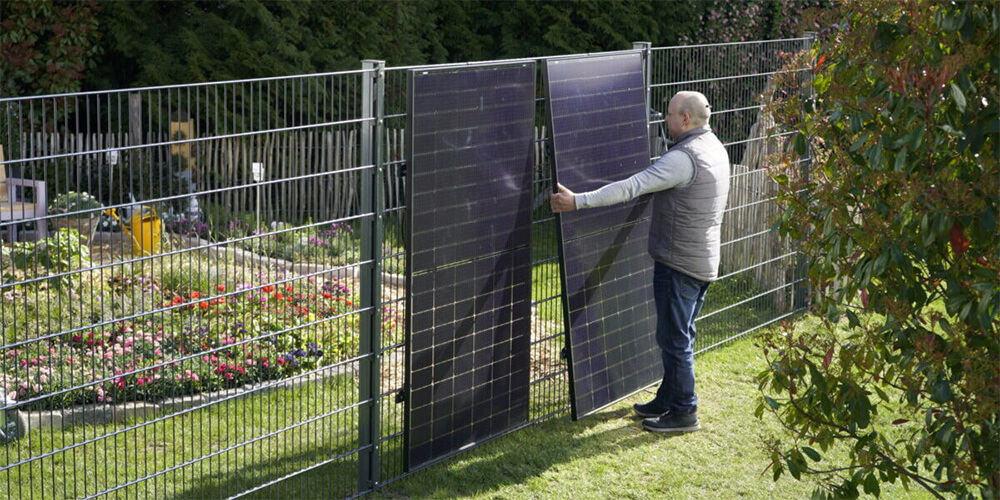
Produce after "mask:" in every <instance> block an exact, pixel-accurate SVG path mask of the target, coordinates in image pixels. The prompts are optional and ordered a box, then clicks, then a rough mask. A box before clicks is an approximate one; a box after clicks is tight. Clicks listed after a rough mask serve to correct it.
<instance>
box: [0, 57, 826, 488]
mask: <svg viewBox="0 0 1000 500" xmlns="http://www.w3.org/2000/svg"><path fill="white" fill-rule="evenodd" d="M809 40H810V39H808V38H803V39H794V40H780V41H765V42H747V43H739V44H718V45H702V46H687V47H671V48H654V49H652V50H648V51H646V52H645V57H646V58H647V59H646V60H647V66H646V68H647V75H646V78H647V79H648V82H649V103H650V106H651V108H652V111H665V108H666V103H665V102H664V99H665V98H668V97H669V96H670V95H672V94H673V93H674V92H676V91H678V90H682V89H683V90H699V91H702V92H704V93H705V94H706V96H708V98H709V100H710V101H711V102H712V106H713V117H712V126H713V128H714V129H715V130H716V132H717V133H718V134H719V136H720V138H721V139H722V140H723V142H724V143H726V145H727V148H728V150H729V153H730V158H731V160H732V162H733V164H734V165H733V177H732V188H731V193H732V194H731V197H730V201H729V208H728V209H727V213H726V218H725V225H724V232H723V235H724V236H723V254H722V255H723V256H722V270H721V272H720V275H722V276H723V278H722V279H721V280H720V281H719V282H718V283H716V284H715V285H713V287H712V288H711V289H710V292H709V297H708V300H707V304H706V307H705V309H704V311H703V313H702V316H701V318H700V319H699V323H698V327H699V338H698V346H697V348H698V350H704V349H707V348H710V347H711V346H714V345H718V344H719V343H721V342H725V341H727V340H729V339H732V338H735V337H737V336H739V335H741V334H743V333H746V332H749V331H752V330H753V329H755V328H758V327H760V326H763V325H767V324H769V323H771V322H774V321H777V320H779V319H780V318H783V317H785V316H788V315H790V314H792V313H794V312H796V311H799V310H801V309H802V307H803V303H802V298H803V294H802V291H803V290H804V288H803V287H804V283H803V277H804V273H803V270H802V269H801V266H800V265H799V263H800V260H799V257H798V255H797V254H796V252H795V247H794V245H792V243H791V242H788V241H784V240H782V239H780V238H778V237H777V236H776V235H775V234H774V233H773V232H772V231H771V220H770V219H771V217H773V215H774V214H775V213H776V210H777V209H776V205H775V200H774V192H775V190H774V186H773V184H772V181H770V179H769V178H768V177H767V171H766V169H765V168H763V167H766V166H767V165H768V164H769V161H771V155H773V154H774V153H776V152H780V151H782V150H783V148H784V145H785V138H786V136H785V135H783V133H782V132H781V131H775V130H774V126H773V122H772V120H771V119H770V118H769V117H768V116H767V115H766V113H764V109H763V107H762V104H763V103H762V102H761V100H760V98H759V96H760V95H761V94H762V93H764V91H765V90H767V88H768V85H769V82H770V81H771V78H772V77H773V75H774V74H776V73H777V72H779V71H798V72H803V74H804V76H806V75H807V74H808V73H807V72H805V70H806V68H791V69H789V68H786V67H785V66H784V62H785V57H784V54H790V53H793V52H796V51H798V50H801V49H802V48H803V47H804V46H805V45H806V44H808V42H809ZM528 61H534V62H536V63H541V62H543V61H544V59H529V60H528ZM538 65H539V66H540V65H541V64H538ZM409 69H414V67H400V68H385V67H384V64H382V63H377V62H371V61H366V62H365V64H364V69H362V70H359V71H349V72H338V73H327V74H318V75H305V76H291V77H278V78H266V79H256V80H246V81H232V82H216V83H206V84H192V85H179V86H170V87H154V88H140V89H127V90H122V91H108V92H84V93H76V94H64V95H55V96H41V97H26V98H3V99H0V173H2V174H3V175H0V183H3V184H5V187H0V191H2V192H3V193H2V194H3V195H4V196H0V208H2V209H3V210H2V211H0V214H3V217H2V218H0V236H2V238H3V239H2V245H0V247H2V250H3V252H2V256H0V274H2V281H0V389H3V390H2V394H0V396H2V397H3V400H2V402H0V415H2V418H0V440H2V442H0V496H2V497H9V498H50V497H78V498H86V497H94V496H107V497H112V498H118V497H127V498H147V497H148V498H225V497H234V496H246V497H249V498H275V497H277V498H285V497H310V496H315V495H316V494H317V492H322V495H323V496H329V497H351V496H357V495H361V494H364V493H366V492H368V491H370V490H372V489H373V488H376V487H378V486H379V485H382V484H385V483H387V482H390V481H393V480H395V479H398V478H400V477H404V476H405V475H406V474H407V472H406V470H405V464H404V456H405V453H406V449H405V446H404V433H405V426H404V411H403V408H404V404H403V395H404V393H405V391H404V386H405V383H406V378H407V374H406V369H405V356H404V352H405V348H406V331H405V328H406V325H405V324H404V323H405V322H404V318H405V313H406V311H405V297H406V294H407V292H408V290H407V289H406V283H405V278H404V274H405V270H406V241H407V237H408V234H409V233H410V232H411V229H412V228H409V227H407V222H406V221H407V216H406V215H407V202H408V200H407V193H406V189H405V186H406V177H407V173H408V172H407V163H406V161H407V159H406V157H405V154H404V151H405V148H406V139H405V137H406V131H405V124H406V118H407V116H406V102H407V95H406V92H407V89H406V72H407V70H409ZM536 78H537V82H538V83H537V84H536V89H537V94H536V98H535V117H536V118H535V122H536V126H535V136H534V139H533V141H534V142H533V144H534V150H533V164H534V165H533V182H532V184H533V190H532V226H531V247H530V248H531V259H532V268H531V273H532V275H531V322H530V328H531V337H530V338H531V341H530V344H531V347H530V382H529V384H530V387H529V408H528V417H527V423H528V424H530V423H534V422H538V421H541V420H545V419H548V418H551V417H557V416H562V415H566V416H568V415H569V408H570V406H569V396H568V380H567V366H566V360H565V350H564V347H565V345H566V344H565V342H566V340H565V326H564V325H563V317H562V308H563V306H562V300H563V299H562V293H563V292H562V290H561V284H560V283H561V279H560V276H559V253H558V247H557V239H556V222H555V218H554V216H553V214H552V212H551V210H550V209H549V205H548V198H549V193H551V191H552V187H553V186H552V179H551V159H550V157H549V154H548V147H549V135H550V133H549V130H547V127H546V125H545V119H544V117H545V116H547V114H548V109H547V106H548V103H547V101H546V97H547V96H546V95H545V92H544V85H542V84H541V76H540V75H538V76H536ZM652 125H654V126H653V127H651V130H653V131H654V132H655V131H657V130H658V127H657V126H656V125H658V124H657V123H652ZM657 135H658V134H657ZM651 141H652V139H651ZM651 143H652V142H651ZM807 164H808V160H807V159H806V160H803V166H807ZM645 285H647V284H644V283H643V284H636V286H645Z"/></svg>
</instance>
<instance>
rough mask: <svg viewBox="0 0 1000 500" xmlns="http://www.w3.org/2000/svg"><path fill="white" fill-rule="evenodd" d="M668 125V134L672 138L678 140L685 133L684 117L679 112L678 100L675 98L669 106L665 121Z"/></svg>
mask: <svg viewBox="0 0 1000 500" xmlns="http://www.w3.org/2000/svg"><path fill="white" fill-rule="evenodd" d="M663 121H664V122H666V124H667V133H669V134H670V137H671V138H674V139H676V138H678V137H680V135H681V134H683V133H684V127H685V124H684V115H682V114H681V113H679V112H678V111H677V98H676V97H674V98H673V99H671V100H670V104H668V105H667V116H666V118H664V119H663Z"/></svg>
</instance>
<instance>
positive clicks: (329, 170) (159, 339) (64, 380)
mask: <svg viewBox="0 0 1000 500" xmlns="http://www.w3.org/2000/svg"><path fill="white" fill-rule="evenodd" d="M367 78H370V74H369V72H363V71H354V72H343V73H331V74H323V75H309V76H302V77H287V78H273V79H265V80H254V81H238V82H223V83H212V84H203V85H186V86H174V87H158V88H147V89H135V90H127V91H113V92H91V93H81V94H72V95H59V96H45V97H32V98H20V99H2V100H0V141H2V144H3V146H4V151H5V157H4V164H3V168H4V169H5V173H6V174H8V175H9V176H10V177H12V178H22V179H32V180H34V181H37V182H39V183H42V184H43V185H44V186H45V188H46V189H45V192H46V195H47V199H46V200H44V201H42V200H38V201H39V203H40V204H41V205H42V208H43V210H42V211H41V212H40V213H38V214H32V216H31V217H23V218H20V219H7V218H5V219H4V220H3V221H2V223H0V224H2V226H0V229H2V230H3V232H4V233H5V238H4V245H3V261H2V262H3V266H2V272H3V282H2V287H0V326H2V339H0V341H2V342H0V344H2V345H0V385H3V389H4V390H3V396H4V403H3V412H4V414H5V415H7V416H8V417H9V419H5V421H6V420H9V422H8V425H7V427H6V428H5V434H4V437H5V439H4V441H5V442H4V443H3V444H2V446H0V476H2V478H3V484H2V485H0V491H3V493H0V495H2V496H6V497H9V498H51V497H91V496H102V495H106V496H110V497H128V498H137V497H141V498H146V497H149V498H162V497H180V498H184V497H190V498H206V497H211V498H220V497H230V496H235V495H239V494H244V493H248V492H251V493H252V492H255V491H257V490H260V489H262V488H267V487H268V485H271V484H279V485H284V484H292V483H291V482H288V483H283V482H281V479H283V478H285V477H288V476H291V475H296V474H300V473H302V472H303V471H308V470H310V469H312V468H315V467H317V466H320V465H324V464H327V465H330V468H329V469H327V473H326V474H324V476H323V478H322V482H323V483H324V484H325V485H326V486H328V489H327V491H329V492H330V493H331V494H333V495H335V496H350V495H352V494H354V493H356V492H357V491H358V482H357V475H358V463H357V462H358V460H357V456H358V454H359V448H360V445H359V436H358V431H357V429H358V425H359V418H358V416H359V410H358V408H359V407H360V406H362V402H360V401H359V398H358V394H359V391H358V386H359V378H358V368H359V365H360V364H361V361H362V360H363V359H365V357H366V354H365V353H363V352H361V350H360V348H359V324H360V323H361V320H362V318H364V317H365V316H366V315H367V314H369V312H370V309H371V308H372V307H373V306H372V305H370V304H363V301H361V300H359V297H358V295H359V292H360V288H361V286H360V282H359V279H358V277H357V276H358V275H359V270H360V269H361V268H362V267H363V266H364V265H365V261H364V260H363V256H362V254H361V244H360V237H359V235H358V232H359V231H358V230H359V228H360V227H361V226H363V225H364V224H365V223H366V221H370V220H372V219H373V217H374V214H373V213H372V212H371V211H368V212H364V211H362V210H361V207H360V205H359V200H360V196H358V194H357V193H358V190H359V187H358V185H359V178H360V177H362V176H363V175H365V173H366V172H370V171H371V170H372V169H373V167H372V165H370V164H364V163H362V162H361V158H360V155H359V143H360V142H361V139H360V136H359V131H360V130H361V129H362V128H363V127H366V126H368V124H369V122H370V121H371V119H370V118H367V117H365V116H363V113H362V109H361V105H360V101H361V100H360V89H361V87H362V84H363V82H364V81H365V79H367ZM386 318H387V320H389V321H391V315H390V316H386ZM331 471H333V472H335V473H330V472H331ZM270 488H271V489H274V488H275V486H270ZM278 489H279V490H280V487H278ZM263 491H268V490H266V489H265V490H263Z"/></svg>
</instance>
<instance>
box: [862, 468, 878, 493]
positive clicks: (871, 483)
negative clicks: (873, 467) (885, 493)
mask: <svg viewBox="0 0 1000 500" xmlns="http://www.w3.org/2000/svg"><path fill="white" fill-rule="evenodd" d="M864 488H865V493H868V494H869V495H875V496H876V497H877V496H879V493H881V490H880V487H879V482H878V477H877V476H876V475H875V473H874V472H871V473H869V474H868V476H866V477H865V484H864Z"/></svg>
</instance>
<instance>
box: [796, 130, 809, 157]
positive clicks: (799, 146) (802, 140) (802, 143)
mask: <svg viewBox="0 0 1000 500" xmlns="http://www.w3.org/2000/svg"><path fill="white" fill-rule="evenodd" d="M794 145H795V152H796V153H798V154H799V155H800V156H805V155H806V153H808V152H809V145H808V144H807V143H806V136H805V135H804V134H803V133H802V132H799V133H797V134H795V140H794Z"/></svg>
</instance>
